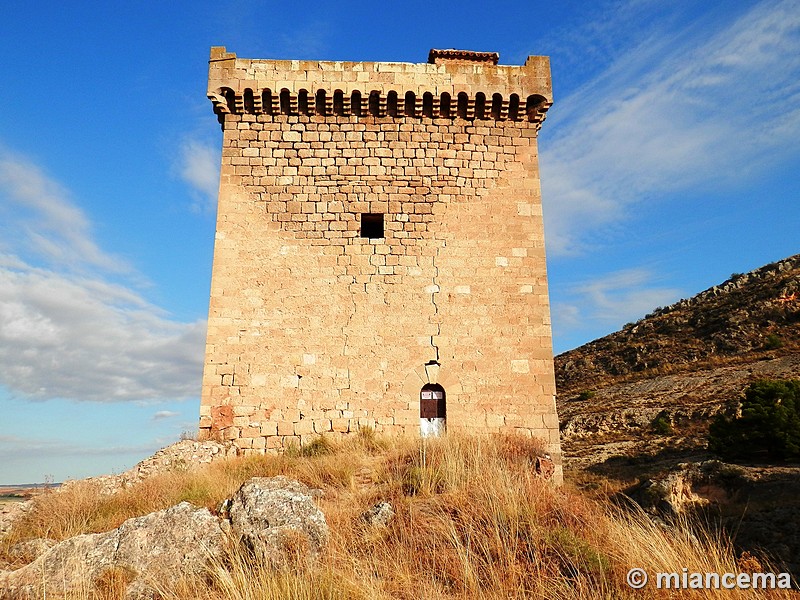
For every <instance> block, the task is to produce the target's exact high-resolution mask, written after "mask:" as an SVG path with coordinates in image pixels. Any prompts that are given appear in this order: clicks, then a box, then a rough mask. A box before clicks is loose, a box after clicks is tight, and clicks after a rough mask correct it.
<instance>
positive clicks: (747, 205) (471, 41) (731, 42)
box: [0, 0, 800, 484]
mask: <svg viewBox="0 0 800 600" xmlns="http://www.w3.org/2000/svg"><path fill="white" fill-rule="evenodd" d="M212 45H224V46H227V48H228V50H230V51H234V52H236V53H237V54H238V55H239V56H241V57H245V58H282V59H291V58H301V59H321V60H355V61H362V60H363V61H403V62H424V61H425V60H426V59H427V53H428V50H429V49H430V48H434V47H436V48H451V47H454V48H463V49H471V50H482V51H497V52H500V62H501V63H503V64H522V63H523V62H524V60H525V57H526V56H528V55H529V54H545V55H549V56H550V57H551V66H552V72H553V86H554V94H555V105H554V106H553V108H552V109H551V110H550V112H549V113H548V118H547V121H546V122H545V124H544V126H543V128H542V131H541V135H540V150H541V172H542V190H543V196H544V205H545V223H546V235H547V243H548V269H549V276H550V292H551V302H552V313H553V327H554V344H555V349H556V351H557V352H561V351H564V350H567V349H569V348H572V347H575V346H578V345H580V344H582V343H584V342H587V341H589V340H591V339H594V338H596V337H599V336H602V335H605V334H607V333H610V332H612V331H615V330H617V329H618V328H619V327H621V326H622V325H623V324H624V323H626V322H628V321H632V320H636V319H638V318H640V317H642V316H643V315H644V314H646V313H647V312H649V311H650V310H652V309H653V308H655V307H656V306H662V305H666V304H669V303H671V302H674V301H676V300H678V299H680V298H682V297H689V296H692V295H694V294H695V293H697V292H699V291H701V290H703V289H705V288H707V287H709V286H711V285H714V284H716V283H719V282H721V281H723V280H725V279H726V278H727V277H728V276H729V275H730V274H731V273H733V272H743V271H748V270H750V269H753V268H756V267H758V266H761V265H762V264H765V263H768V262H771V261H774V260H778V259H780V258H783V257H785V256H789V255H792V254H796V253H798V252H800V243H798V242H799V241H800V234H799V232H798V225H799V224H800V197H799V195H800V194H798V189H799V188H800V185H799V184H800V142H798V140H800V2H798V1H797V0H765V1H762V2H756V1H752V2H744V1H736V0H729V1H727V2H724V3H715V2H694V1H690V0H676V1H674V2H669V3H665V2H662V1H661V0H597V1H595V2H591V3H590V2H576V1H559V2H551V3H540V2H536V3H533V2H530V3H524V2H523V3H521V2H517V3H513V4H508V3H507V4H503V3H500V4H486V3H485V2H480V3H478V2H471V1H466V2H460V3H456V4H448V5H446V6H445V5H442V4H433V5H431V4H429V3H422V2H415V1H409V2H405V3H402V4H386V5H371V4H368V3H367V4H365V3H363V2H358V3H356V2H350V1H349V0H343V1H341V2H338V3H330V2H327V3H321V2H319V3H318V2H311V1H309V2H303V3H289V2H285V3H277V4H276V3H266V2H256V1H253V0H250V1H248V2H229V3H225V2H210V1H207V0H199V1H195V2H165V3H149V2H148V3H130V2H129V3H122V2H102V3H101V2H81V3H63V2H58V3H56V2H50V1H41V2H36V3H33V2H18V1H16V0H11V1H7V2H5V3H4V5H3V18H2V19H0V47H1V48H2V50H3V56H4V60H3V61H2V64H0V77H1V79H2V81H3V82H4V83H5V93H4V107H5V109H4V111H3V112H2V115H0V458H2V460H0V484H2V483H24V482H37V481H43V480H45V478H52V479H54V480H55V481H60V480H63V479H65V478H75V477H83V476H87V475H93V474H100V473H109V472H120V471H122V470H124V469H126V468H128V467H130V466H132V465H133V464H135V463H136V462H137V461H138V460H140V459H141V458H143V457H145V456H147V455H148V454H150V453H152V452H153V451H155V450H156V449H158V448H160V447H162V446H164V445H166V444H168V443H171V442H172V441H175V440H176V439H178V437H179V436H180V434H181V432H183V431H193V430H194V429H195V426H196V421H197V414H198V405H199V392H200V379H201V371H202V361H203V350H204V336H205V318H206V311H207V305H208V291H209V282H210V273H211V260H212V252H213V238H214V218H215V213H214V210H215V200H216V199H215V195H216V185H217V160H218V155H219V146H220V142H221V134H220V131H219V127H218V124H217V122H216V119H215V116H214V115H213V114H212V111H211V104H210V102H209V101H208V100H207V99H206V97H205V91H206V75H207V60H208V53H209V48H210V46H212Z"/></svg>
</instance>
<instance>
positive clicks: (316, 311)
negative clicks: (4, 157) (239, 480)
mask: <svg viewBox="0 0 800 600" xmlns="http://www.w3.org/2000/svg"><path fill="white" fill-rule="evenodd" d="M498 58H499V57H498V55H497V54H496V53H490V52H471V51H462V50H431V52H430V55H429V59H428V63H422V64H408V63H358V62H325V61H298V60H250V59H240V58H237V57H236V55H235V54H233V53H230V52H227V51H226V50H225V48H223V47H215V48H212V50H211V60H210V65H209V88H208V89H209V98H210V99H211V101H212V103H213V106H214V111H215V113H216V114H217V116H218V118H219V121H220V123H221V125H222V130H223V149H222V169H221V175H220V189H219V208H218V216H217V234H216V243H215V250H214V265H213V273H212V284H211V301H210V308H209V321H208V340H207V349H206V361H205V371H204V376H203V393H202V402H201V416H200V431H201V434H202V435H203V436H205V437H219V438H222V439H225V440H232V441H233V442H234V444H235V445H236V446H237V447H238V448H239V449H240V451H242V452H244V453H249V452H265V451H270V450H278V449H280V448H283V447H285V446H287V444H305V443H307V442H308V441H309V440H310V439H312V438H313V437H315V436H318V435H320V434H328V435H334V434H336V435H338V434H346V433H351V432H354V431H356V430H357V429H358V428H359V427H363V426H369V427H372V428H374V429H375V430H377V431H384V432H388V433H397V434H416V435H419V434H420V433H421V434H423V435H437V434H439V433H441V432H442V431H444V429H445V428H447V429H450V430H465V431H471V432H476V433H492V432H495V433H497V432H521V433H524V434H526V435H533V436H536V437H540V438H542V440H543V441H544V443H545V446H546V448H547V450H548V452H549V453H550V454H551V456H552V457H553V459H554V461H555V463H556V466H557V474H556V477H557V478H559V477H560V449H559V437H558V419H557V417H556V409H555V399H554V397H555V384H554V377H553V356H552V343H551V332H550V315H549V302H548V291H547V274H546V266H545V250H544V234H543V224H542V211H541V194H540V187H539V167H538V150H537V134H538V130H539V128H540V126H541V124H542V121H543V120H544V117H545V113H546V111H547V109H548V108H549V107H550V105H551V99H552V92H551V83H550V66H549V61H548V59H547V58H546V57H536V56H532V57H529V58H528V60H527V61H526V62H525V64H524V65H523V66H504V65H498V64H497V63H498Z"/></svg>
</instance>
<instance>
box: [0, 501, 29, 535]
mask: <svg viewBox="0 0 800 600" xmlns="http://www.w3.org/2000/svg"><path fill="white" fill-rule="evenodd" d="M31 506H32V500H26V501H25V502H0V538H3V537H5V536H6V535H7V534H8V532H9V531H11V527H12V526H13V525H14V521H16V520H17V519H19V518H20V517H21V516H22V515H24V514H25V513H26V512H28V511H29V510H30V509H31Z"/></svg>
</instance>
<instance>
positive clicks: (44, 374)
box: [0, 267, 205, 402]
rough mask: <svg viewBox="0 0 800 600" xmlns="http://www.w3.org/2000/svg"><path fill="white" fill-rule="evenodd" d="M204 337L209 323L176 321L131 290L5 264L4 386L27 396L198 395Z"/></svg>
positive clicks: (0, 355)
mask: <svg viewBox="0 0 800 600" xmlns="http://www.w3.org/2000/svg"><path fill="white" fill-rule="evenodd" d="M204 338H205V322H204V321H197V322H194V323H176V322H174V321H170V320H169V319H167V318H165V317H164V316H163V314H162V313H161V311H160V310H159V309H157V308H155V307H153V306H152V305H149V304H148V303H147V302H146V301H144V300H143V299H142V298H140V297H139V296H137V295H136V294H135V293H134V292H132V291H131V290H129V289H126V288H124V287H121V286H117V285H114V284H110V283H107V282H104V281H101V280H97V279H83V278H75V277H67V276H65V275H62V274H59V273H56V272H53V271H48V270H43V269H36V268H33V267H25V268H22V269H20V268H16V269H12V268H0V365H2V366H1V367H0V384H2V385H4V386H5V387H7V388H9V389H10V390H12V391H14V392H17V393H20V394H23V395H24V396H26V397H29V398H35V399H49V398H68V399H74V400H93V401H98V402H113V401H124V400H144V401H156V400H163V399H171V398H174V399H177V398H188V397H193V396H196V395H197V394H198V392H199V385H200V384H199V381H200V377H201V373H202V353H203V347H204Z"/></svg>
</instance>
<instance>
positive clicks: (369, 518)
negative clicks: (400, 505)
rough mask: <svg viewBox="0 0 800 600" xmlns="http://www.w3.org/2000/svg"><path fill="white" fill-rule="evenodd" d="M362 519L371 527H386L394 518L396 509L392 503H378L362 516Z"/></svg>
mask: <svg viewBox="0 0 800 600" xmlns="http://www.w3.org/2000/svg"><path fill="white" fill-rule="evenodd" d="M361 518H362V519H363V520H364V521H366V522H367V523H368V524H369V525H374V526H377V527H386V526H387V525H388V524H389V522H390V521H391V520H392V519H393V518H394V508H393V507H392V505H391V504H390V503H388V502H386V501H385V500H384V501H382V502H378V503H377V504H376V505H375V506H373V507H372V508H370V509H369V510H368V511H366V512H365V513H364V514H362V515H361Z"/></svg>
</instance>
